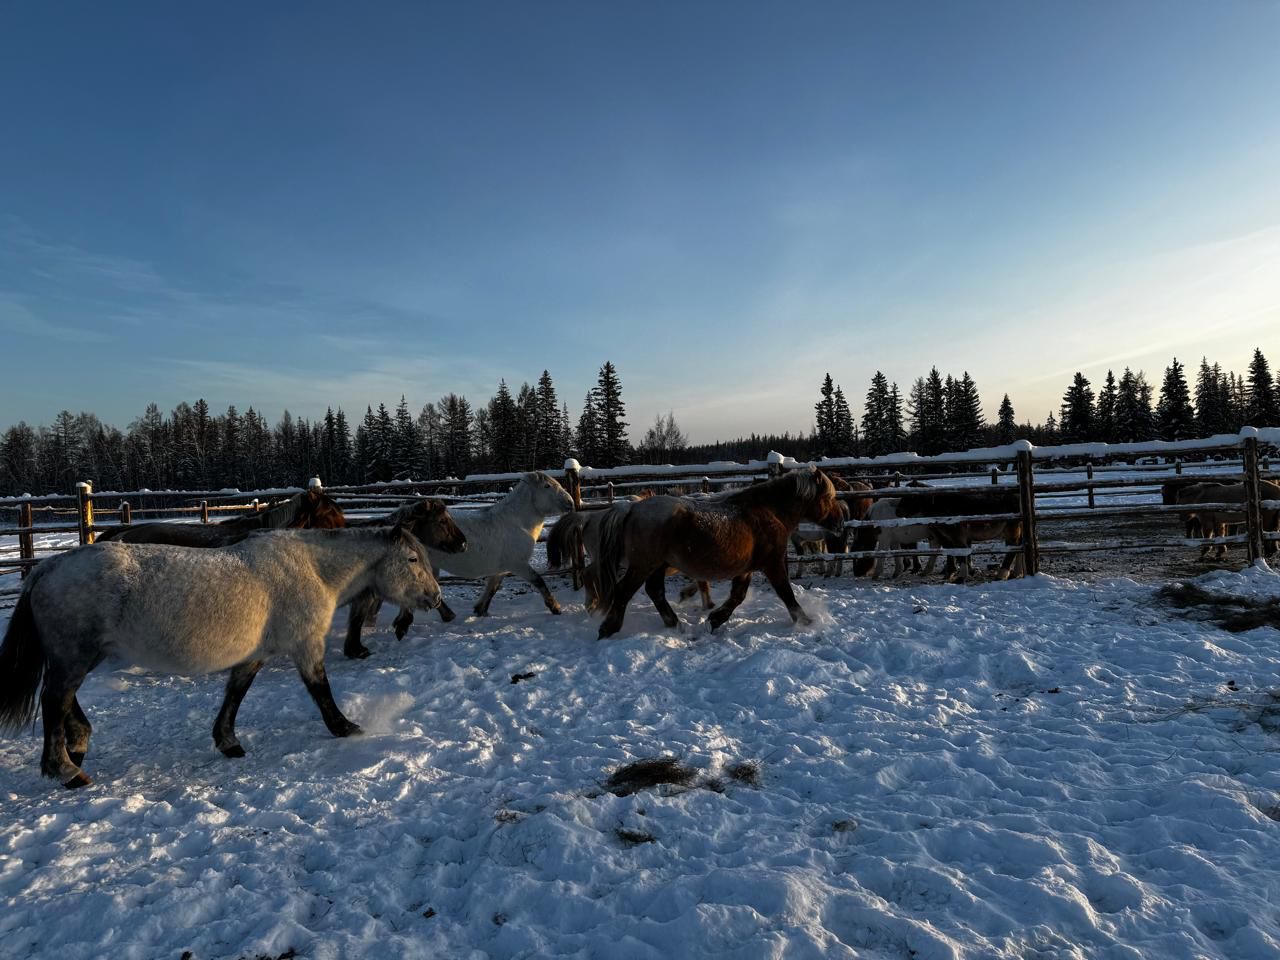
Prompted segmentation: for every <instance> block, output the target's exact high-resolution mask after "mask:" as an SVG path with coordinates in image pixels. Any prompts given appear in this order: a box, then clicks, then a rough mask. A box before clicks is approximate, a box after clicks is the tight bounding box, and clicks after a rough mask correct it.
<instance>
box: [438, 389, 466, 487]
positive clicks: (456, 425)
mask: <svg viewBox="0 0 1280 960" xmlns="http://www.w3.org/2000/svg"><path fill="white" fill-rule="evenodd" d="M438 406H439V409H440V412H441V415H442V417H443V421H444V438H443V444H442V449H441V457H442V463H441V472H442V473H443V474H444V475H445V476H450V477H457V478H459V479H461V478H462V477H465V476H466V475H467V473H468V472H469V471H470V470H471V461H472V447H473V444H472V434H471V428H472V421H473V420H474V417H473V415H472V413H471V404H470V403H468V402H467V398H466V397H461V396H458V395H457V394H456V393H450V394H446V395H445V396H444V397H442V398H441V399H440V403H439V404H438Z"/></svg>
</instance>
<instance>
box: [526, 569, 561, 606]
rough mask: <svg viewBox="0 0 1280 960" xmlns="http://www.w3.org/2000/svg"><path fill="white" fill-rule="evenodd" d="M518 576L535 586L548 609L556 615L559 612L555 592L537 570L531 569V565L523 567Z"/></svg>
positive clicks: (558, 603) (558, 602)
mask: <svg viewBox="0 0 1280 960" xmlns="http://www.w3.org/2000/svg"><path fill="white" fill-rule="evenodd" d="M519 576H520V579H521V580H524V581H525V582H526V583H531V584H533V585H534V587H535V588H537V591H538V592H539V593H540V594H542V602H543V603H545V604H546V605H547V609H548V610H550V611H551V612H552V613H554V614H557V615H558V614H559V613H560V601H559V600H557V599H556V597H555V594H553V593H552V592H551V588H550V587H548V586H547V581H545V580H543V579H542V575H541V574H540V573H538V571H537V570H535V569H533V567H525V571H524V573H523V574H520V575H519Z"/></svg>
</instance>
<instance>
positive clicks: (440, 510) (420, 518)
mask: <svg viewBox="0 0 1280 960" xmlns="http://www.w3.org/2000/svg"><path fill="white" fill-rule="evenodd" d="M407 519H408V522H409V523H410V525H411V526H412V528H413V533H414V536H416V537H417V538H418V539H419V540H421V541H422V542H423V543H425V544H429V545H430V546H432V547H434V548H435V549H437V550H440V551H442V552H443V553H462V552H463V551H464V550H466V549H467V535H466V534H465V533H463V532H462V530H461V529H460V528H459V527H458V525H457V524H456V523H454V522H453V517H451V516H449V511H448V509H447V508H446V507H445V505H444V502H443V501H440V500H430V499H422V500H419V501H418V502H417V503H415V504H414V505H413V510H412V511H411V512H410V514H409V517H408V518H407Z"/></svg>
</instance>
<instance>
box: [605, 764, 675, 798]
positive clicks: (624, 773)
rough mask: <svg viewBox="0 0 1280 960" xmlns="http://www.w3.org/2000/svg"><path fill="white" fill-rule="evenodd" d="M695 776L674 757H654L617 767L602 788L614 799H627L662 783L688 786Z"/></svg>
mask: <svg viewBox="0 0 1280 960" xmlns="http://www.w3.org/2000/svg"><path fill="white" fill-rule="evenodd" d="M697 775H698V771H697V770H695V769H693V767H689V766H686V765H685V764H683V763H681V762H680V761H679V760H677V759H676V758H675V757H654V758H652V759H649V760H637V761H636V762H635V763H628V764H625V765H623V766H621V767H619V768H618V769H617V770H615V771H613V773H611V774H609V779H608V780H606V781H605V784H604V788H605V789H606V790H608V791H609V792H610V793H612V794H613V795H614V796H616V797H629V796H631V794H633V793H637V792H639V791H640V790H649V789H652V788H653V787H657V786H661V785H662V784H664V783H672V784H675V785H676V786H680V787H683V786H688V784H690V783H691V782H692V781H693V779H694V778H695V777H696V776H697Z"/></svg>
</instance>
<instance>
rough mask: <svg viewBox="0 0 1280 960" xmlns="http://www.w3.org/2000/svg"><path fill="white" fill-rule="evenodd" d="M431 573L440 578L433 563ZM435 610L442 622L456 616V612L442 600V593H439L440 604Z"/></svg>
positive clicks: (437, 568) (438, 570) (438, 569)
mask: <svg viewBox="0 0 1280 960" xmlns="http://www.w3.org/2000/svg"><path fill="white" fill-rule="evenodd" d="M431 575H432V576H433V577H435V578H436V579H437V580H439V579H440V568H439V567H437V566H436V565H435V564H434V563H433V564H432V565H431ZM436 611H437V612H438V613H439V614H440V621H441V622H442V623H448V622H449V621H450V620H452V619H453V618H454V617H456V616H457V614H456V613H454V612H453V610H452V609H451V608H450V607H449V605H448V604H447V603H445V602H444V596H443V595H441V597H440V606H438V607H436Z"/></svg>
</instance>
